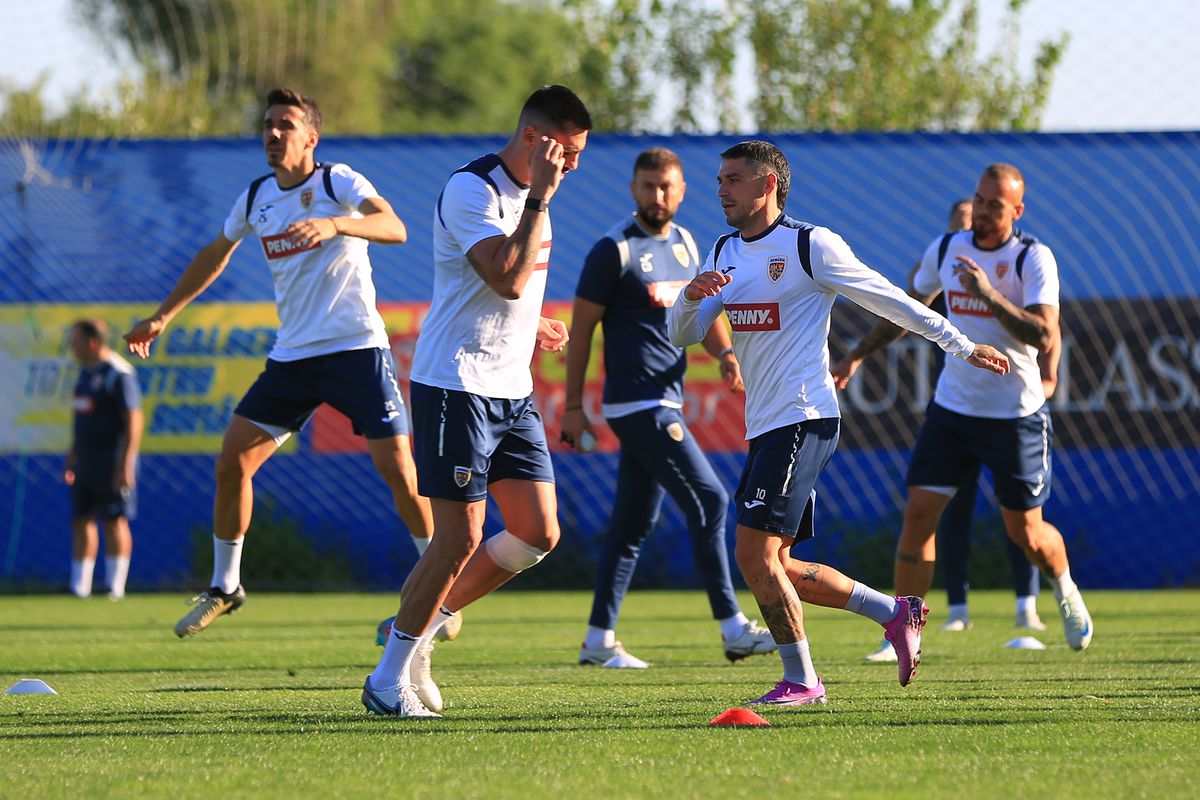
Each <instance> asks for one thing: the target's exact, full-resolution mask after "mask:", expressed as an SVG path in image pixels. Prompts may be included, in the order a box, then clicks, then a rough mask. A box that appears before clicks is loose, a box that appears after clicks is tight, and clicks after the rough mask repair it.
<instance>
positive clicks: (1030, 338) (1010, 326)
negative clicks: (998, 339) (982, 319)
mask: <svg viewBox="0 0 1200 800" xmlns="http://www.w3.org/2000/svg"><path fill="white" fill-rule="evenodd" d="M956 258H957V259H958V262H959V264H958V266H957V267H955V268H954V274H955V275H957V276H958V281H959V283H961V284H962V286H963V288H964V289H966V290H967V292H968V293H969V294H971V296H973V297H976V298H978V299H980V300H982V301H983V302H984V303H987V306H988V308H989V309H991V312H992V316H994V317H995V318H996V319H997V320H998V321H999V322H1000V324H1001V325H1003V326H1004V328H1005V329H1006V330H1007V331H1008V332H1009V333H1011V334H1012V335H1013V336H1015V337H1016V338H1017V339H1019V340H1020V341H1022V342H1024V343H1025V344H1028V345H1033V346H1034V347H1036V348H1037V349H1038V350H1041V351H1045V350H1046V348H1047V347H1048V346H1049V345H1050V344H1051V342H1053V341H1054V332H1055V330H1057V328H1058V308H1056V307H1055V306H1048V305H1032V306H1029V307H1028V308H1019V307H1018V306H1015V305H1013V303H1012V301H1010V300H1009V299H1008V298H1007V297H1005V296H1004V295H1002V294H1000V292H998V291H996V287H994V286H992V284H991V281H989V280H988V277H987V273H985V272H984V271H983V269H982V268H981V267H980V266H979V265H978V264H976V263H975V262H974V261H972V260H971V259H970V258H967V257H966V256H956Z"/></svg>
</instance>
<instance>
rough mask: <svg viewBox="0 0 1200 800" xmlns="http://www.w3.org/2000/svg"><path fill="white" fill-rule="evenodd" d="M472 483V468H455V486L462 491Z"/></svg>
mask: <svg viewBox="0 0 1200 800" xmlns="http://www.w3.org/2000/svg"><path fill="white" fill-rule="evenodd" d="M470 482H471V468H470V467H455V468H454V485H455V486H457V487H458V488H460V489H465V488H466V487H467V484H468V483H470Z"/></svg>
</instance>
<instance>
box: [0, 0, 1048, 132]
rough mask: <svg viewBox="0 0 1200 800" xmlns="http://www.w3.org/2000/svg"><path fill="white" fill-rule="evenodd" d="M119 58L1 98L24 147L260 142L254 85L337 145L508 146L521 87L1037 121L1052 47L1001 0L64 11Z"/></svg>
mask: <svg viewBox="0 0 1200 800" xmlns="http://www.w3.org/2000/svg"><path fill="white" fill-rule="evenodd" d="M74 1H75V3H76V5H77V7H78V8H79V9H80V10H81V11H82V12H83V16H84V18H85V19H86V20H88V21H89V23H90V25H91V27H92V28H93V29H94V30H95V31H96V32H97V35H98V36H99V37H100V39H101V40H102V41H104V42H106V43H107V44H108V46H109V49H110V51H111V53H112V55H113V58H114V59H118V60H120V61H121V62H122V63H125V64H128V65H129V70H128V74H127V76H126V78H125V79H124V80H122V81H121V83H120V84H119V85H118V86H117V87H116V88H115V89H114V90H111V91H108V92H106V93H104V94H102V95H101V94H96V93H94V92H92V91H91V90H90V89H87V88H83V89H81V90H80V92H79V93H78V94H77V95H76V96H75V97H73V98H71V100H70V102H69V105H68V108H67V110H66V112H64V113H61V114H58V115H52V114H50V113H49V112H48V111H47V108H46V105H45V103H44V102H43V98H42V93H43V86H44V82H45V81H44V77H43V78H42V79H41V80H40V82H35V83H34V84H33V85H32V86H27V87H18V86H0V100H2V101H3V109H4V110H3V112H0V130H2V131H4V132H6V133H9V134H10V135H19V136H59V137H78V136H91V137H106V136H116V137H129V136H201V135H237V134H247V133H253V132H254V131H255V130H257V128H258V120H259V118H260V115H261V108H260V104H261V97H262V94H263V92H264V91H265V90H267V89H269V88H271V87H273V86H280V85H287V86H292V87H294V88H297V89H299V90H301V91H303V92H305V93H306V94H310V95H312V96H313V97H315V98H317V99H318V101H319V102H320V104H321V107H322V110H323V111H324V112H325V117H326V131H327V132H330V133H337V134H385V133H505V132H507V131H508V130H509V129H510V128H511V126H512V124H513V122H514V120H513V116H514V109H515V108H516V107H517V106H518V105H519V104H520V102H521V100H522V99H523V98H524V97H525V96H527V94H528V92H529V91H530V89H531V88H533V87H535V86H538V85H540V84H543V83H551V82H560V83H565V84H567V85H569V86H572V87H573V88H575V89H576V90H577V91H578V92H579V93H580V95H581V96H582V97H584V98H585V100H586V101H587V102H588V105H589V107H590V108H591V109H592V112H593V118H594V119H595V121H596V127H597V129H599V130H616V131H631V132H644V131H653V130H664V129H666V130H678V131H701V130H706V129H712V128H714V127H715V128H716V129H718V130H725V131H729V130H736V129H738V128H743V127H745V126H746V120H747V115H746V112H747V110H748V111H749V119H750V121H751V124H752V125H753V127H755V128H756V129H760V130H835V131H844V130H914V129H933V130H939V129H944V130H970V129H1032V128H1036V127H1037V125H1038V122H1039V119H1040V116H1041V112H1042V109H1043V108H1044V106H1045V102H1046V98H1047V96H1048V93H1049V87H1050V84H1051V80H1052V78H1053V74H1054V70H1055V68H1056V67H1057V65H1058V63H1059V60H1060V59H1061V57H1062V54H1063V52H1064V50H1065V47H1066V43H1067V39H1066V36H1065V35H1064V36H1062V37H1060V38H1058V39H1055V40H1052V41H1045V42H1042V43H1041V44H1040V45H1039V47H1038V50H1037V53H1036V56H1035V58H1034V60H1033V64H1032V70H1031V72H1030V73H1029V75H1028V77H1023V74H1024V73H1023V71H1022V69H1021V65H1020V64H1019V63H1018V60H1017V48H1016V41H1017V35H1018V32H1019V25H1018V23H1019V16H1020V11H1021V6H1022V4H1023V1H1024V0H1010V2H1009V5H1008V10H1007V14H1006V16H1005V17H1004V20H1003V22H1002V25H1003V30H1002V32H1001V34H1002V35H1001V37H1000V44H999V45H998V46H997V47H996V49H995V51H994V52H993V53H992V54H990V55H984V56H981V55H980V54H979V52H978V40H979V5H978V0H390V1H389V0H355V1H354V2H329V1H328V0H277V1H276V2H270V3H266V2H261V0H74Z"/></svg>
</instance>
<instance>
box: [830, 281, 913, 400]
mask: <svg viewBox="0 0 1200 800" xmlns="http://www.w3.org/2000/svg"><path fill="white" fill-rule="evenodd" d="M908 294H909V296H910V297H912V298H914V299H916V300H919V301H920V302H922V303H924V304H925V305H929V304H930V303H932V302H933V299H934V298H935V297H937V294H936V293H935V294H930V295H925V294H920V293H919V292H916V291H914V290H909V293H908ZM906 333H908V331H907V330H906V329H904V328H901V327H900V326H899V325H897V324H896V323H894V322H891V321H890V320H886V319H880V320H879V322H878V323H876V325H875V327H874V328H872V329H871V331H870V333H868V334H867V335H866V336H864V337H863V338H862V341H860V342H859V343H858V344H856V345H855V346H854V347H853V349H851V350H850V352H849V353H847V354H846V355H845V356H843V357H842V359H841V360H840V361H838V362H837V363H836V364H834V365H833V366H832V367H830V369H829V371H830V373H832V374H833V384H834V386H836V387H837V388H839V389H845V388H846V385H847V384H848V383H850V379H851V378H852V377H854V373H855V372H857V371H858V367H859V365H861V364H862V362H863V361H865V360H866V359H867V358H868V357H869V356H870V355H872V354H873V353H876V352H878V351H880V350H882V349H884V348H885V347H887V346H888V345H890V344H891V343H892V342H895V341H899V340H900V339H901V338H903V337H904V334H906Z"/></svg>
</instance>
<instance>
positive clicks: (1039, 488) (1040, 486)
mask: <svg viewBox="0 0 1200 800" xmlns="http://www.w3.org/2000/svg"><path fill="white" fill-rule="evenodd" d="M1045 488H1046V482H1045V481H1043V480H1042V478H1041V477H1040V476H1039V477H1038V484H1037V486H1035V487H1033V488H1032V489H1030V490H1029V491H1030V492H1031V493H1032V494H1033V496H1034V497H1037V496H1038V495H1039V494H1041V493H1042V489H1045Z"/></svg>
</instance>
